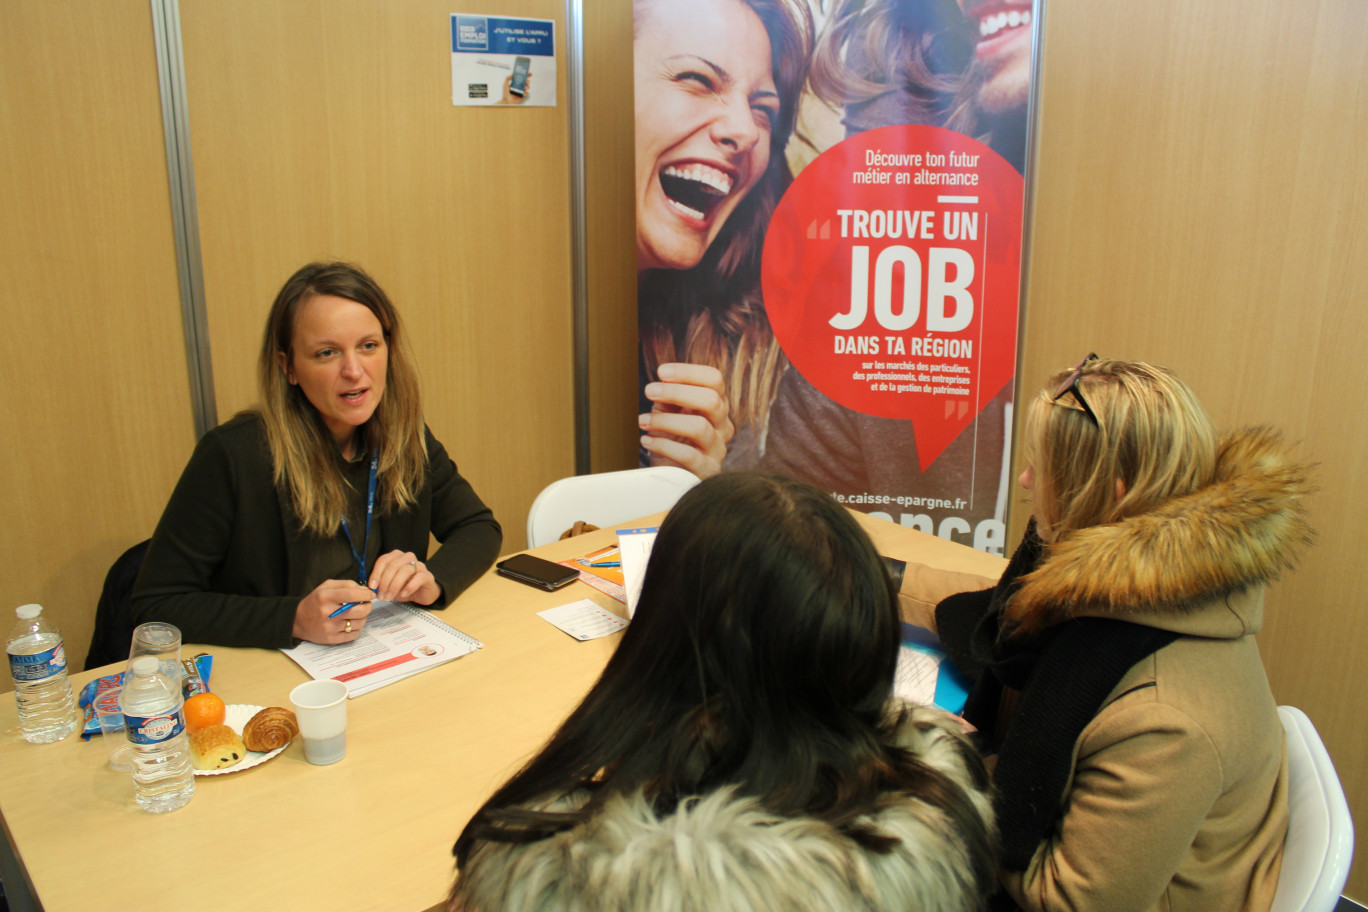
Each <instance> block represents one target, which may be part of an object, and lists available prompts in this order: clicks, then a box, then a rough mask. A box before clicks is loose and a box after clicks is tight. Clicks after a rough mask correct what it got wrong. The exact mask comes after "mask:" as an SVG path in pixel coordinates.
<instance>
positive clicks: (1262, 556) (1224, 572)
mask: <svg viewBox="0 0 1368 912" xmlns="http://www.w3.org/2000/svg"><path fill="white" fill-rule="evenodd" d="M1313 490H1314V487H1313V485H1312V483H1311V481H1310V467H1309V466H1308V465H1307V464H1305V463H1301V462H1298V461H1297V460H1295V459H1294V458H1293V456H1292V455H1291V452H1290V450H1289V449H1288V448H1287V446H1286V445H1285V444H1284V443H1283V441H1282V438H1281V437H1280V436H1279V434H1278V433H1277V432H1276V431H1274V430H1272V429H1270V428H1265V427H1257V428H1247V429H1244V430H1241V431H1237V432H1234V433H1232V434H1230V435H1229V436H1227V437H1226V438H1225V439H1223V440H1222V441H1221V447H1220V451H1219V453H1218V456H1217V468H1216V478H1215V480H1214V481H1213V482H1212V483H1211V484H1209V485H1207V486H1206V487H1204V488H1202V489H1201V490H1199V491H1195V492H1193V493H1192V494H1189V495H1186V496H1184V497H1176V498H1173V499H1172V500H1169V501H1166V502H1165V503H1164V504H1163V505H1162V506H1160V507H1159V508H1158V509H1156V510H1153V511H1151V512H1149V513H1145V514H1142V515H1139V516H1132V517H1129V518H1127V519H1125V520H1122V521H1120V522H1116V523H1109V524H1107V525H1102V526H1092V527H1090V528H1087V529H1081V530H1079V531H1077V532H1074V533H1072V534H1070V535H1068V536H1067V537H1066V538H1064V539H1063V540H1061V541H1059V542H1056V543H1054V544H1051V545H1049V546H1048V547H1047V548H1046V552H1045V556H1044V558H1043V559H1042V561H1041V563H1040V566H1038V567H1037V568H1036V569H1035V570H1034V571H1032V572H1031V573H1029V574H1027V575H1025V576H1024V577H1022V582H1021V588H1020V589H1019V590H1018V591H1017V592H1016V593H1015V594H1014V595H1013V596H1012V598H1011V599H1010V601H1009V602H1008V603H1007V609H1006V613H1005V614H1006V619H1007V621H1008V622H1009V623H1013V624H1016V625H1019V626H1018V629H1019V630H1020V631H1022V632H1030V631H1033V630H1039V629H1042V628H1045V627H1050V626H1053V625H1055V624H1058V623H1060V622H1062V621H1065V620H1068V619H1070V618H1073V617H1086V616H1091V617H1113V618H1117V619H1119V620H1124V621H1131V622H1134V623H1139V624H1145V625H1147V626H1152V627H1160V628H1163V629H1166V630H1174V631H1177V632H1179V633H1184V634H1189V635H1199V636H1222V637H1228V636H1241V635H1245V634H1249V633H1255V632H1257V630H1258V628H1259V627H1260V626H1261V624H1262V604H1263V603H1262V598H1261V597H1260V595H1261V592H1262V586H1263V584H1265V583H1268V582H1269V581H1271V580H1273V579H1276V578H1277V576H1278V575H1279V574H1280V573H1281V572H1282V571H1283V570H1286V569H1290V568H1291V567H1293V566H1294V564H1295V561H1296V558H1297V556H1298V555H1299V553H1300V551H1301V550H1302V549H1303V548H1304V547H1305V546H1306V545H1307V544H1309V543H1310V541H1311V539H1312V532H1311V527H1310V524H1309V522H1308V521H1307V517H1306V506H1305V500H1306V496H1307V495H1308V494H1310V493H1311V492H1312V491H1313ZM1232 622H1233V623H1232Z"/></svg>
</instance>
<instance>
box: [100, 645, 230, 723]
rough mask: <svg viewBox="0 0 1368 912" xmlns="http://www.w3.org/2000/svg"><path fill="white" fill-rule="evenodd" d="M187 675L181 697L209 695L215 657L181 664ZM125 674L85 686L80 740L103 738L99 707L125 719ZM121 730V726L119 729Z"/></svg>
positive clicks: (183, 676)
mask: <svg viewBox="0 0 1368 912" xmlns="http://www.w3.org/2000/svg"><path fill="white" fill-rule="evenodd" d="M181 665H182V666H183V667H184V671H183V672H182V674H181V693H182V694H183V695H184V696H185V697H192V696H194V695H195V694H197V693H207V692H208V691H209V675H210V673H211V672H212V671H213V667H214V657H213V656H212V655H210V654H209V653H207V652H202V653H200V654H199V655H197V656H195V657H194V658H193V659H185V660H183V661H182V662H181ZM123 679H124V673H123V672H119V673H118V674H112V675H103V676H102V677H98V678H96V679H95V680H93V681H88V682H86V685H85V686H84V687H82V688H81V696H80V698H79V699H78V701H77V703H78V705H79V706H80V707H81V711H82V714H83V715H82V722H81V740H82V741H89V740H90V737H91V736H92V735H98V734H100V717H99V714H98V713H97V712H96V709H95V708H96V706H97V705H98V706H99V707H101V708H103V709H104V711H105V712H106V713H113V714H114V715H116V716H118V717H119V718H120V719H122V713H121V712H120V711H119V692H120V691H121V690H122V689H123ZM120 727H121V728H122V726H120Z"/></svg>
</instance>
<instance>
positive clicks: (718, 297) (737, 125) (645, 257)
mask: <svg viewBox="0 0 1368 912" xmlns="http://www.w3.org/2000/svg"><path fill="white" fill-rule="evenodd" d="M633 10H634V15H635V20H634V21H635V31H634V41H633V44H634V54H635V87H636V153H635V157H636V183H635V193H634V196H635V205H636V223H637V234H636V249H637V300H638V307H639V321H640V326H639V329H640V336H641V365H640V374H641V397H640V399H641V401H640V407H641V414H640V415H639V418H638V425H639V429H640V431H641V434H642V436H641V460H642V464H643V465H648V464H649V465H660V464H663V465H679V466H682V467H684V468H686V469H688V470H690V471H691V472H693V473H694V474H696V475H698V476H700V477H704V478H706V477H707V476H709V475H712V474H715V473H716V472H718V471H719V470H720V469H721V468H722V466H723V463H724V462H725V463H726V464H727V467H728V468H732V467H745V466H746V465H748V464H751V463H753V461H754V456H755V453H756V449H757V439H758V438H762V437H763V434H764V426H765V422H766V421H767V416H768V410H769V406H770V403H771V402H772V401H773V399H774V395H775V392H776V389H777V386H778V383H779V379H780V378H781V376H782V375H783V373H784V369H785V367H786V366H787V361H786V359H785V358H784V356H783V353H782V352H781V351H780V349H779V346H778V343H777V342H776V341H775V339H774V334H773V333H772V331H771V330H770V326H769V322H768V320H767V319H766V318H765V313H764V306H763V305H762V303H761V300H760V254H761V246H762V244H763V242H764V236H765V227H766V226H767V225H768V224H769V220H770V216H771V215H772V214H773V212H774V207H775V206H776V205H777V204H778V202H779V198H780V196H782V195H783V192H784V189H785V188H786V187H787V186H788V185H789V183H790V182H791V180H792V175H791V173H790V171H789V167H788V164H787V162H786V160H785V158H784V147H785V145H786V144H787V143H788V140H789V137H790V135H792V133H793V127H794V122H795V120H796V118H797V109H798V102H799V98H800V95H801V93H802V89H803V83H804V81H805V79H806V77H807V66H808V59H809V57H810V55H811V52H812V45H813V40H814V34H813V32H814V30H813V22H812V13H811V10H810V9H809V8H808V6H807V4H806V2H805V0H696V2H691V3H677V2H668V0H636V2H634V3H633Z"/></svg>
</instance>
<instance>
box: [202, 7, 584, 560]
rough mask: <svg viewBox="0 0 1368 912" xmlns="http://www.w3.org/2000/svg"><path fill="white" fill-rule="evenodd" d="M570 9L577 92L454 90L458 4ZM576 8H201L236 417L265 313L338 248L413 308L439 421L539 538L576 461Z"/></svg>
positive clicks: (448, 439) (250, 397)
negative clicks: (310, 265) (525, 103)
mask: <svg viewBox="0 0 1368 912" xmlns="http://www.w3.org/2000/svg"><path fill="white" fill-rule="evenodd" d="M467 11H469V12H478V13H483V14H489V15H499V14H503V15H518V16H525V17H534V18H543V19H552V20H555V21H556V23H557V37H558V41H559V46H560V48H561V54H560V60H559V73H558V76H557V85H558V91H559V99H560V101H559V104H558V105H557V106H556V107H538V108H517V109H512V108H473V107H456V106H453V105H452V103H451V63H450V38H449V35H450V30H449V29H450V27H449V24H448V23H449V20H448V17H449V15H450V13H452V12H467ZM563 13H564V7H563V4H561V3H558V2H552V0H539V2H528V3H519V4H513V3H510V2H507V0H501V2H488V3H483V4H481V5H480V6H479V8H478V9H469V10H467V9H456V8H453V7H452V6H451V5H450V4H444V3H433V2H430V0H423V2H405V3H392V2H385V0H347V2H322V0H291V2H277V0H249V2H240V3H233V4H222V3H217V2H210V0H182V3H181V20H182V32H183V35H184V42H185V60H186V81H187V84H188V93H189V102H190V134H191V142H192V144H193V149H194V161H195V179H196V189H197V195H198V203H199V219H200V231H201V245H202V250H203V259H204V276H205V288H206V298H207V302H208V317H209V330H210V338H211V340H212V357H213V363H214V382H215V391H216V396H217V400H218V410H219V419H220V420H223V419H224V418H226V417H228V416H229V415H230V414H232V413H233V412H235V411H237V410H238V409H241V408H244V407H246V406H248V405H250V404H252V403H253V402H255V400H256V387H255V375H254V365H255V363H256V357H257V348H258V346H259V344H260V336H261V331H262V325H263V322H264V319H265V315H266V312H267V311H268V309H269V307H270V303H271V300H272V299H273V298H274V296H275V293H276V291H277V290H278V289H279V287H280V285H281V284H282V283H283V282H284V280H285V279H286V278H287V277H288V276H289V274H290V273H291V272H293V271H294V270H295V269H296V268H298V267H299V266H300V265H303V264H304V263H305V262H308V261H309V260H313V259H319V258H329V257H337V258H342V259H347V260H352V261H355V262H358V263H360V264H362V265H363V266H364V267H365V268H366V269H367V270H369V271H370V272H372V273H373V274H374V275H375V277H376V278H377V280H378V281H379V282H380V283H381V285H382V286H383V287H384V288H385V289H386V290H387V291H388V292H389V293H390V295H391V296H392V297H393V299H394V300H395V302H396V305H397V306H398V307H399V310H400V312H401V314H402V316H403V318H404V321H405V323H406V325H407V327H408V329H409V334H410V339H411V340H412V341H413V343H414V349H415V354H416V356H417V360H418V365H419V369H420V371H421V375H422V385H423V399H424V409H425V412H426V414H427V418H428V422H429V424H430V425H431V426H432V428H433V431H434V433H435V434H436V435H437V436H438V438H439V439H441V440H442V442H443V443H444V444H445V445H446V446H447V448H448V449H449V450H450V451H451V453H452V454H453V456H454V458H455V459H456V461H457V463H458V464H459V465H460V467H461V470H462V472H463V473H464V474H465V475H466V476H467V477H468V478H469V479H470V480H471V482H472V484H474V486H475V488H476V490H477V491H479V493H480V494H481V496H482V497H483V498H484V499H485V500H486V502H487V503H489V504H490V506H491V507H492V508H493V509H494V512H495V514H496V515H497V516H498V517H499V519H500V521H501V522H502V523H503V525H504V533H505V539H504V542H505V544H504V546H505V549H506V550H514V549H519V548H521V547H523V539H524V530H525V529H526V517H527V509H528V507H529V506H530V505H531V502H532V499H533V497H534V496H535V495H536V493H537V492H538V491H539V490H540V489H541V488H542V487H543V486H544V485H546V484H547V483H549V482H550V481H552V480H554V479H556V478H559V477H561V476H563V475H569V474H573V472H574V427H573V412H572V409H573V402H572V378H571V356H572V349H571V298H570V242H569V234H568V225H569V203H570V192H569V166H568V145H567V143H568V139H567V130H568V126H567V124H568V121H567V116H566V107H565V97H566V94H565V79H566V69H565V56H564V46H565V45H564V42H565V32H564V15H563Z"/></svg>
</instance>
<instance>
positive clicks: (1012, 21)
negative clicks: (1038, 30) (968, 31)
mask: <svg viewBox="0 0 1368 912" xmlns="http://www.w3.org/2000/svg"><path fill="white" fill-rule="evenodd" d="M1030 24H1031V11H1030V10H1012V11H1011V12H1006V13H995V14H993V15H991V16H984V17H983V18H982V19H980V20H979V37H980V38H988V37H991V36H993V35H996V34H997V33H998V32H1000V31H1002V30H1003V29H1005V28H1016V27H1017V26H1018V25H1030Z"/></svg>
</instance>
